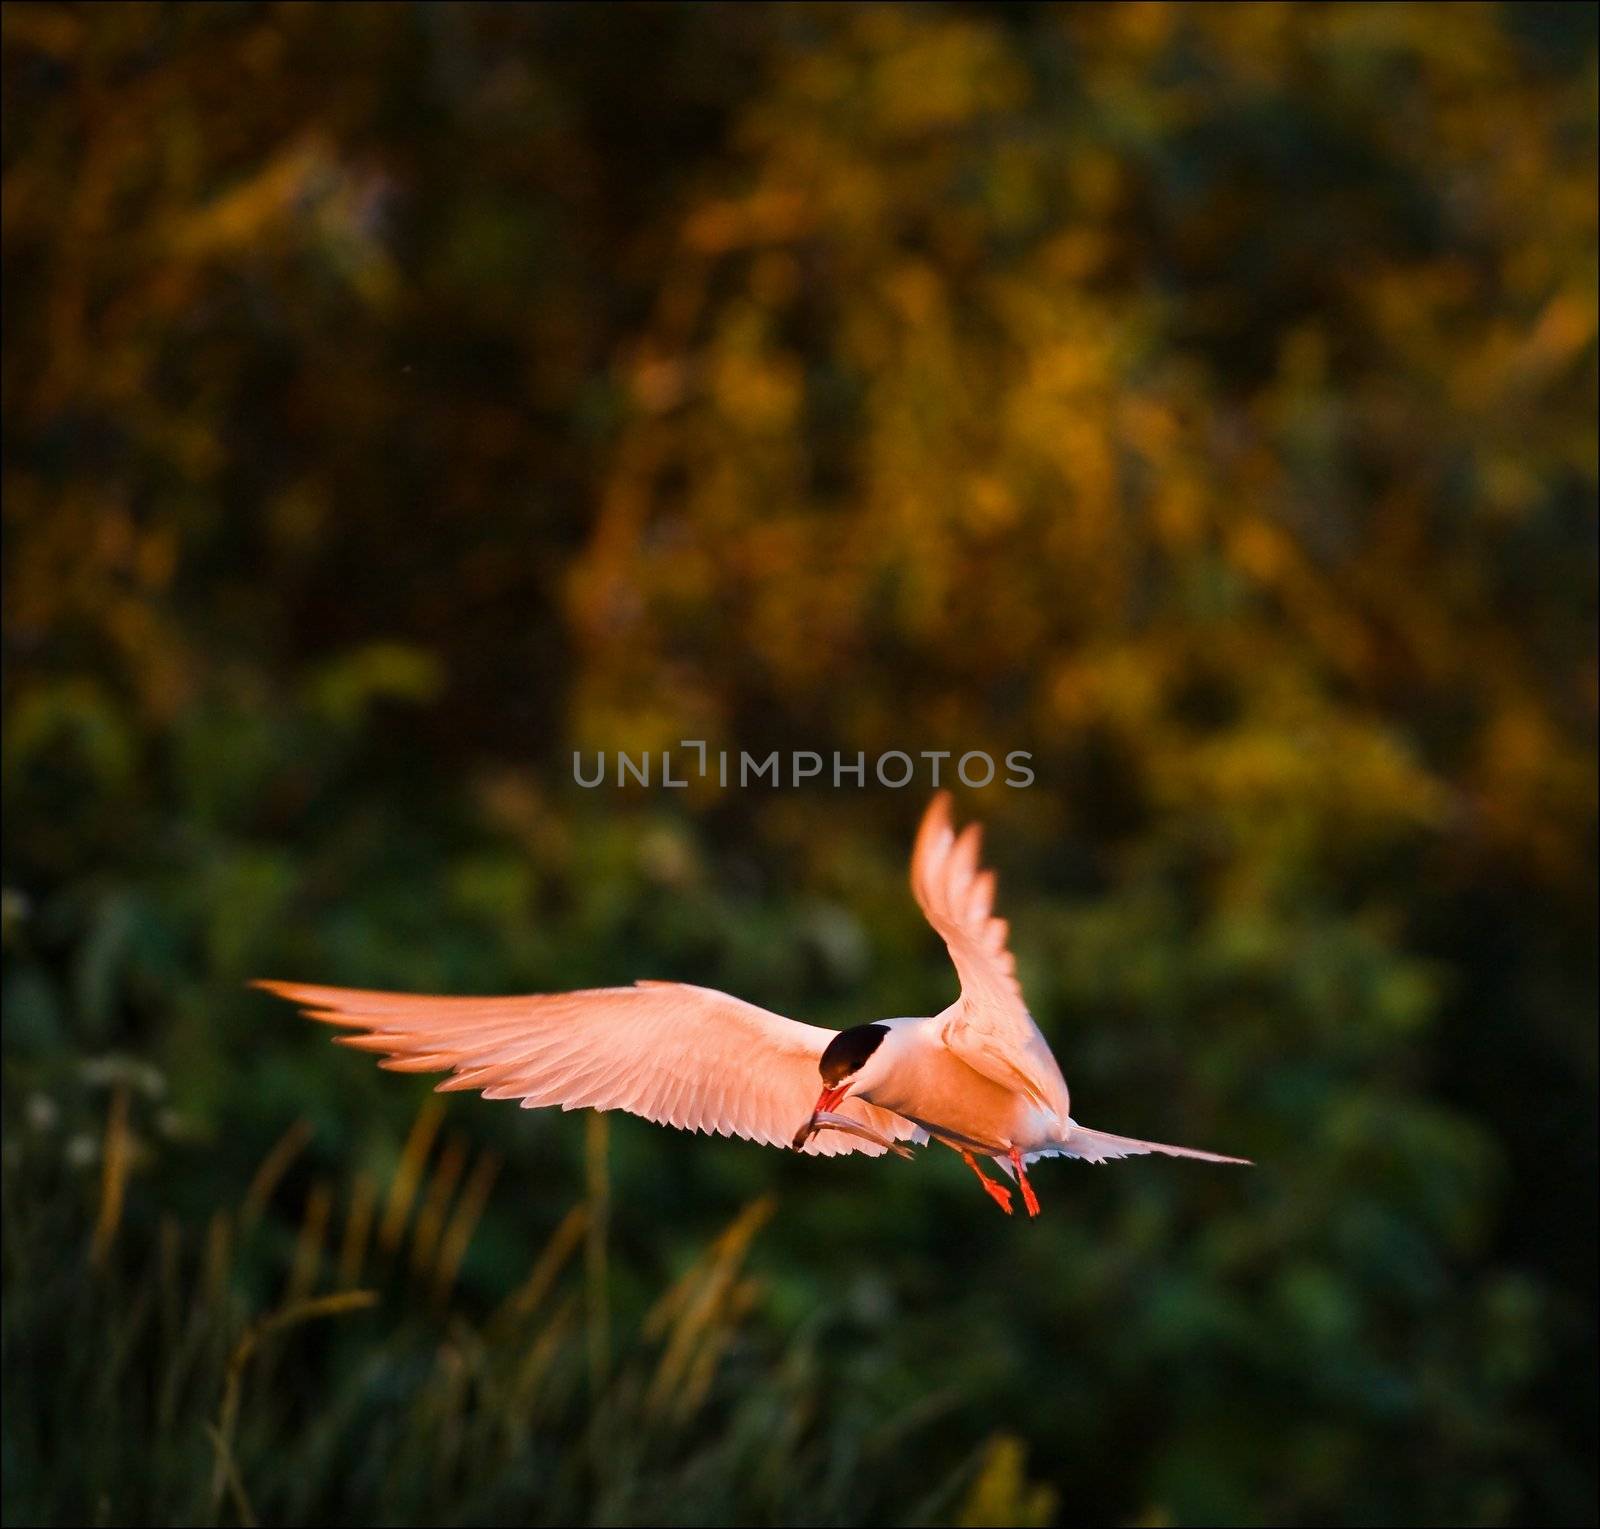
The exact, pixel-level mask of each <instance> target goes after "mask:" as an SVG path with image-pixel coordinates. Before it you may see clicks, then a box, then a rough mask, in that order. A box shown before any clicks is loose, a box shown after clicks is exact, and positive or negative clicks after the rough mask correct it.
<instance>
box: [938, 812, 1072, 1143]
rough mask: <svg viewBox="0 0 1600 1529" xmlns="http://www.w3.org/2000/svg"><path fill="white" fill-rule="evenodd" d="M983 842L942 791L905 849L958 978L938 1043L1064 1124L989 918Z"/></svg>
mask: <svg viewBox="0 0 1600 1529" xmlns="http://www.w3.org/2000/svg"><path fill="white" fill-rule="evenodd" d="M981 838H982V836H981V833H980V830H979V828H978V825H977V824H976V823H969V824H967V826H966V827H965V828H964V829H962V831H961V832H960V834H957V833H956V831H955V826H954V824H953V823H952V822H951V817H950V794H949V792H947V791H941V792H939V793H938V795H937V796H935V797H934V799H933V800H932V801H931V802H930V803H929V804H928V810H927V812H925V813H924V814H923V817H922V826H921V827H920V828H919V829H918V830H917V841H916V845H915V847H914V848H913V849H912V851H911V891H912V895H913V896H914V897H915V898H916V899H917V906H918V907H920V908H921V909H922V912H923V916H924V917H925V918H926V919H927V920H928V922H929V923H930V924H932V925H933V927H934V929H935V931H936V932H937V933H938V935H939V937H940V938H941V939H942V940H943V941H944V943H945V948H946V949H947V950H948V951H949V952H950V959H951V961H952V962H953V963H954V964H955V968H956V975H957V976H958V977H960V979H961V1001H960V1003H959V1004H957V1005H956V1006H955V1007H954V1008H953V1009H951V1011H950V1017H949V1019H948V1020H947V1021H946V1023H945V1026H944V1029H943V1032H942V1034H943V1037H944V1043H945V1045H946V1046H948V1047H949V1048H950V1050H951V1051H952V1052H954V1053H955V1054H956V1056H958V1057H959V1058H960V1059H961V1060H962V1061H963V1062H965V1063H966V1064H967V1066H969V1067H971V1068H972V1069H973V1070H974V1071H975V1072H979V1073H982V1074H983V1076H984V1077H986V1078H989V1079H990V1080H992V1081H993V1082H995V1083H998V1084H1000V1085H1001V1086H1002V1087H1003V1088H1010V1089H1014V1090H1017V1091H1019V1092H1021V1093H1022V1094H1024V1095H1026V1096H1027V1097H1028V1098H1029V1099H1031V1100H1033V1102H1034V1103H1035V1104H1036V1105H1038V1106H1039V1107H1040V1108H1043V1109H1048V1110H1050V1111H1051V1112H1053V1113H1054V1114H1055V1116H1056V1117H1057V1118H1058V1119H1059V1120H1062V1121H1065V1120H1066V1118H1067V1110H1068V1108H1069V1104H1070V1101H1069V1098H1068V1094H1067V1084H1066V1079H1064V1078H1063V1077H1062V1076H1061V1068H1060V1067H1059V1066H1058V1065H1057V1063H1056V1059H1055V1056H1054V1055H1053V1054H1052V1052H1051V1050H1050V1045H1049V1042H1048V1041H1046V1040H1045V1038H1044V1036H1043V1034H1042V1033H1041V1032H1040V1030H1039V1027H1038V1026H1037V1025H1036V1024H1034V1022H1033V1016H1032V1015H1031V1014H1029V1013H1028V1006H1027V1004H1025V1003H1024V1002H1023V1001H1022V988H1021V986H1020V984H1019V983H1018V982H1017V963H1016V961H1015V959H1014V958H1013V957H1012V954H1011V951H1010V949H1009V948H1008V947H1007V944H1006V935H1007V933H1008V932H1009V930H1008V927H1007V924H1006V921H1005V920H1004V919H1002V918H996V917H994V887H995V879H994V872H993V871H986V870H983V869H981V868H980V866H979V863H978V850H979V846H980V843H981Z"/></svg>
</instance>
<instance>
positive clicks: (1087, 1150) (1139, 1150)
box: [1028, 1121, 1254, 1166]
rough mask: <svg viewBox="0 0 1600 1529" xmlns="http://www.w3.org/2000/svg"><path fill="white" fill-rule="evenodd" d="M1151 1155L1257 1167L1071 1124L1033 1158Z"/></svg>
mask: <svg viewBox="0 0 1600 1529" xmlns="http://www.w3.org/2000/svg"><path fill="white" fill-rule="evenodd" d="M1151 1152H1156V1153H1159V1154H1160V1155H1161V1156H1162V1157H1194V1158H1198V1159H1199V1160H1200V1161H1201V1162H1203V1163H1243V1164H1245V1165H1246V1166H1254V1165H1253V1164H1251V1162H1250V1159H1249V1158H1247V1157H1224V1156H1223V1155H1222V1154H1221V1153H1220V1152H1201V1151H1200V1150H1199V1149H1198V1148H1196V1147H1169V1146H1168V1145H1167V1144H1166V1143H1165V1142H1161V1141H1140V1140H1139V1139H1138V1138H1137V1137H1135V1136H1113V1135H1112V1134H1111V1133H1110V1132H1109V1131H1091V1130H1089V1129H1088V1128H1087V1127H1086V1126H1081V1125H1079V1124H1078V1123H1077V1122H1076V1121H1073V1122H1071V1129H1070V1130H1069V1131H1068V1132H1067V1134H1066V1136H1065V1137H1063V1138H1062V1140H1060V1141H1059V1142H1057V1143H1056V1144H1055V1145H1054V1146H1051V1147H1048V1148H1046V1149H1045V1150H1044V1151H1043V1152H1030V1153H1029V1154H1028V1156H1029V1157H1030V1158H1031V1157H1077V1158H1082V1159H1083V1161H1084V1162H1086V1163H1109V1162H1110V1161H1111V1160H1112V1159H1113V1158H1118V1157H1144V1156H1146V1155H1147V1154H1149V1153H1151Z"/></svg>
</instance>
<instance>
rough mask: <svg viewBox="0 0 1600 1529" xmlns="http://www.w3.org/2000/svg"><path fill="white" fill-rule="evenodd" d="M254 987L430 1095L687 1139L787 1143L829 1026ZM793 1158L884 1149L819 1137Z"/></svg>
mask: <svg viewBox="0 0 1600 1529" xmlns="http://www.w3.org/2000/svg"><path fill="white" fill-rule="evenodd" d="M255 986H257V987H260V988H265V989H266V991H267V992H269V993H276V994H277V995H278V996H279V997H280V998H287V999H288V1000H289V1001H290V1002H291V1003H296V1004H299V1005H300V1007H301V1008H302V1009H303V1010H304V1011H305V1013H306V1014H307V1015H308V1016H309V1017H310V1018H312V1019H320V1020H323V1021H325V1022H326V1023H328V1024H333V1025H341V1026H343V1027H344V1028H345V1029H346V1030H349V1031H351V1032H353V1033H351V1034H349V1035H341V1036H339V1037H338V1040H339V1043H340V1044H341V1045H345V1046H353V1047H355V1048H356V1049H357V1050H358V1051H372V1052H376V1053H378V1054H379V1055H380V1056H381V1057H383V1058H384V1060H383V1061H381V1062H379V1064H378V1065H379V1066H380V1067H387V1068H390V1069H392V1070H393V1071H395V1072H448V1073H450V1074H451V1076H450V1077H448V1078H446V1079H445V1080H444V1082H442V1083H441V1084H440V1085H439V1089H440V1091H447V1090H451V1089H476V1090H477V1091H478V1092H480V1093H482V1095H483V1096H484V1098H486V1099H520V1100H521V1101H522V1105H523V1108H524V1109H534V1108H538V1107H539V1106H542V1105H560V1106H561V1108H562V1109H564V1110H576V1109H596V1110H627V1111H628V1112H629V1113H630V1114H634V1115H642V1116H643V1117H644V1118H645V1119H646V1120H654V1121H657V1122H658V1123H660V1124H662V1125H673V1126H678V1127H680V1128H681V1129H683V1130H687V1131H706V1132H708V1133H709V1132H715V1133H716V1134H718V1135H721V1136H742V1137H744V1138H745V1139H746V1140H749V1141H756V1142H762V1143H764V1144H766V1145H767V1146H772V1147H786V1146H789V1145H790V1144H791V1143H792V1142H793V1140H794V1135H795V1132H796V1130H797V1129H798V1128H799V1127H800V1126H801V1125H803V1124H804V1123H805V1121H806V1119H807V1118H808V1117H809V1115H810V1113H811V1110H812V1107H813V1106H814V1105H815V1104H816V1102H817V1093H818V1090H819V1088H820V1086H821V1079H820V1076H819V1074H818V1072H817V1060H818V1058H819V1057H820V1056H821V1055H822V1051H823V1048H824V1047H825V1046H826V1045H827V1044H828V1042H829V1041H830V1040H832V1039H833V1035H834V1032H833V1031H832V1030H823V1029H820V1028H818V1027H817V1026H815V1025H805V1024H801V1023H800V1022H799V1021H798V1020H793V1019H785V1018H784V1017H783V1016H782V1015H780V1014H771V1013H769V1012H768V1011H767V1010H765V1009H760V1008H757V1007H756V1006H755V1005H754V1004H751V1003H745V1002H744V1001H743V1000H741V999H738V998H732V997H730V996H729V995H728V994H726V993H719V992H716V991H714V990H713V989H711V988H703V987H690V986H687V985H686V984H683V983H677V982H641V983H638V984H637V985H636V986H634V987H618V988H593V989H590V990H588V991H585V992H577V993H552V994H548V995H531V996H528V997H520V998H435V997H430V996H425V995H422V994H412V993H375V992H363V991H359V990H357V989H353V988H337V987H313V986H309V985H307V984H305V983H299V982H257V983H256V984H255ZM839 1113H841V1114H843V1115H845V1116H848V1117H849V1118H850V1119H852V1120H855V1121H857V1122H859V1123H860V1124H862V1125H864V1126H866V1127H868V1128H869V1129H870V1130H872V1131H875V1132H877V1133H878V1134H879V1135H880V1136H883V1137H886V1138H888V1139H889V1140H890V1141H907V1140H921V1139H922V1138H923V1133H922V1132H921V1131H920V1130H919V1129H918V1128H917V1127H916V1126H914V1125H913V1124H912V1123H911V1122H910V1121H909V1120H905V1119H903V1118H902V1117H900V1116H899V1115H896V1114H893V1113H891V1112H890V1111H889V1110H885V1109H880V1108H878V1106H876V1105H873V1104H869V1103H868V1102H867V1101H866V1100H864V1099H846V1100H845V1101H844V1102H843V1104H842V1105H841V1106H840V1107H839ZM801 1150H803V1151H805V1152H809V1153H815V1154H820V1155H822V1156H824V1157H834V1156H837V1155H838V1154H840V1153H844V1152H865V1153H868V1154H870V1155H872V1156H874V1157H876V1156H881V1155H882V1153H883V1151H884V1150H885V1149H884V1148H883V1147H881V1146H879V1145H877V1143H875V1142H872V1141H870V1140H866V1139H863V1138H861V1137H857V1136H854V1135H848V1134H846V1133H845V1132H843V1131H838V1130H827V1129H823V1130H820V1131H818V1132H817V1134H816V1135H815V1136H813V1137H812V1138H811V1139H810V1141H808V1142H807V1143H806V1145H805V1147H804V1148H802V1149H801Z"/></svg>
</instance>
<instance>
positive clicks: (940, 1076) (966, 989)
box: [255, 792, 1249, 1216]
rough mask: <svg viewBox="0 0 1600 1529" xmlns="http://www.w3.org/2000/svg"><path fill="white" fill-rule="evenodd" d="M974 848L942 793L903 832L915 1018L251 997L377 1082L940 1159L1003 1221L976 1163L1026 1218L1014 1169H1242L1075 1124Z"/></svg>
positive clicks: (714, 998)
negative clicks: (943, 953)
mask: <svg viewBox="0 0 1600 1529" xmlns="http://www.w3.org/2000/svg"><path fill="white" fill-rule="evenodd" d="M979 838H980V830H979V828H978V825H977V824H975V823H972V824H968V826H967V827H966V828H965V829H963V830H962V832H961V833H960V834H959V835H958V834H957V833H956V832H955V829H954V827H953V825H952V822H951V816H950V798H949V795H948V794H947V793H945V792H940V793H939V794H938V795H937V796H935V797H934V799H933V801H932V803H930V805H929V807H928V810H927V812H926V813H925V814H924V816H923V819H922V826H921V828H920V829H919V830H918V832H917V840H916V846H915V848H914V850H913V851H912V857H911V890H912V893H913V894H914V895H915V897H916V899H917V902H918V904H919V905H920V906H921V908H922V911H923V913H924V915H925V916H926V917H927V920H928V922H929V923H930V924H932V925H933V927H934V929H935V930H936V931H937V932H938V934H939V935H940V937H941V938H942V939H943V940H944V942H945V945H946V947H947V948H948V949H949V952H950V958H951V960H952V961H953V962H954V963H955V968H956V973H957V975H958V976H959V977H960V979H961V996H960V997H959V998H958V999H957V1000H956V1001H955V1002H954V1003H953V1004H951V1005H950V1007H949V1008H947V1009H946V1010H944V1012H943V1013H941V1014H936V1015H934V1016H933V1017H932V1018H929V1019H884V1020H878V1021H876V1022H875V1023H872V1024H864V1025H856V1026H854V1027H853V1028H851V1029H848V1030H839V1031H833V1030H824V1029H821V1028H819V1027H818V1026H816V1025H807V1024H801V1023H800V1022H799V1021H798V1020H793V1019H786V1018H784V1017H783V1016H782V1015H780V1014H773V1013H770V1012H768V1011H767V1010H766V1009H761V1008H757V1007H756V1005H754V1004H750V1003H745V1002H744V1001H743V1000H742V999H739V998H733V997H730V996H729V995H728V994H727V993H719V992H717V991H715V990H714V989H711V988H703V987H693V986H690V985H688V984H686V983H681V982H638V983H635V984H634V986H632V987H616V988H594V989H589V990H587V991H583V992H576V993H553V994H533V995H528V996H524V997H516V998H438V997H431V996H425V995H422V994H411V993H381V992H366V991H361V990H357V989H354V988H337V987H316V986H312V985H310V984H306V983H300V982H271V981H260V982H257V983H256V984H255V986H257V987H261V988H265V989H266V990H267V991H268V992H271V993H276V994H278V995H279V996H280V997H283V998H287V999H289V1000H290V1001H291V1002H293V1003H296V1004H299V1005H300V1006H301V1008H302V1009H303V1010H304V1011H305V1013H306V1014H307V1015H309V1016H310V1017H311V1018H312V1019H319V1020H323V1021H326V1022H327V1023H329V1024H334V1025H342V1026H344V1027H345V1028H346V1029H348V1030H351V1031H354V1032H355V1033H354V1034H351V1035H343V1036H340V1037H338V1040H339V1042H340V1043H341V1044H343V1045H346V1046H353V1047H355V1048H356V1049H357V1050H360V1051H371V1052H376V1053H378V1054H379V1055H380V1056H382V1057H383V1058H384V1060H382V1061H380V1062H379V1064H378V1065H379V1066H380V1067H386V1068H390V1069H392V1070H394V1071H396V1072H448V1073H449V1074H450V1076H449V1077H448V1078H446V1079H445V1080H444V1081H443V1082H442V1083H440V1084H439V1085H438V1086H439V1089H440V1091H446V1090H452V1089H476V1090H477V1091H479V1092H480V1093H482V1094H483V1096H484V1098H486V1099H520V1100H521V1101H522V1106H523V1108H524V1109H536V1108H539V1107H541V1106H545V1105H560V1106H561V1108H562V1109H564V1110H576V1109H596V1110H619V1109H620V1110H627V1111H628V1112H629V1113H631V1114H634V1115H642V1116H643V1117H644V1118H645V1119H646V1120H653V1121H657V1122H660V1123H661V1124H664V1125H673V1126H677V1127H679V1128H681V1129H683V1130H691V1131H706V1132H716V1133H717V1134H718V1135H721V1136H740V1137H744V1138H745V1139H747V1140H749V1141H756V1142H763V1143H765V1144H767V1145H768V1146H774V1147H793V1148H794V1149H795V1150H797V1151H800V1152H805V1153H810V1154H817V1155H821V1156H824V1157H832V1156H836V1155H838V1154H840V1153H844V1152H866V1153H869V1154H871V1155H873V1156H881V1155H882V1154H883V1153H884V1152H896V1153H899V1154H900V1155H901V1156H904V1157H909V1156H910V1155H911V1153H910V1152H909V1151H908V1150H907V1148H906V1147H905V1146H904V1145H903V1144H904V1143H906V1142H910V1143H913V1144H915V1145H918V1146H920V1145H923V1144H925V1143H926V1142H927V1141H929V1140H930V1139H931V1140H933V1141H939V1142H943V1143H944V1144H945V1145H946V1146H948V1147H951V1148H952V1149H954V1150H955V1151H956V1152H959V1153H960V1154H961V1157H962V1160H963V1161H964V1162H965V1163H966V1164H967V1166H968V1167H969V1168H971V1169H972V1171H973V1172H974V1173H976V1174H977V1176H978V1179H979V1181H980V1182H981V1183H982V1184H983V1187H984V1189H985V1190H986V1191H987V1192H988V1193H989V1195H990V1196H991V1197H992V1198H993V1199H994V1200H995V1202H996V1203H997V1204H998V1205H999V1206H1000V1208H1001V1209H1002V1210H1004V1211H1005V1212H1006V1214H1007V1215H1010V1214H1011V1191H1010V1190H1009V1189H1008V1188H1007V1187H1006V1186H1005V1185H1004V1184H1001V1183H999V1182H998V1181H996V1180H994V1179H991V1178H990V1177H989V1176H988V1175H987V1174H985V1173H984V1171H983V1169H982V1168H981V1167H980V1166H979V1163H978V1158H979V1157H980V1156H984V1157H990V1158H993V1159H994V1161H995V1162H996V1163H997V1164H999V1166H1000V1167H1001V1168H1002V1169H1003V1170H1004V1171H1005V1172H1006V1173H1008V1174H1010V1175H1013V1176H1014V1177H1015V1178H1016V1181H1017V1184H1018V1186H1019V1188H1020V1189H1021V1191H1022V1199H1023V1203H1024V1205H1025V1206H1026V1207H1027V1210H1028V1214H1029V1215H1030V1216H1035V1215H1037V1214H1038V1213H1039V1202H1038V1199H1037V1198H1036V1197H1035V1195H1034V1192H1033V1187H1032V1185H1031V1184H1029V1182H1028V1176H1027V1165H1028V1164H1029V1163H1031V1162H1033V1161H1034V1160H1035V1159H1037V1158H1041V1157H1077V1158H1082V1159H1084V1160H1085V1161H1086V1162H1091V1163H1103V1162H1106V1161H1108V1160H1109V1159H1111V1158H1116V1157H1136V1156H1140V1155H1142V1154H1144V1153H1149V1152H1159V1153H1163V1154H1165V1155H1166V1156H1168V1157H1193V1158H1200V1159H1202V1160H1203V1161H1205V1162H1209V1163H1246V1162H1248V1161H1249V1159H1247V1158H1240V1157H1224V1156H1222V1155H1221V1154H1220V1153H1216V1152H1200V1151H1196V1150H1195V1149H1194V1148H1191V1147H1171V1146H1167V1145H1166V1144H1164V1143H1162V1142H1156V1141H1139V1140H1136V1139H1134V1138H1132V1137H1128V1136H1113V1135H1111V1134H1110V1133H1109V1132H1106V1131H1091V1130H1089V1129H1088V1128H1087V1127H1085V1126H1080V1125H1079V1124H1078V1123H1077V1122H1076V1121H1075V1120H1073V1118H1072V1115H1071V1109H1070V1100H1069V1097H1068V1094H1067V1084H1066V1080H1065V1079H1064V1078H1063V1077H1062V1076H1061V1069H1060V1067H1058V1066H1057V1065H1056V1059H1055V1057H1054V1056H1053V1055H1052V1054H1051V1051H1050V1047H1049V1045H1048V1043H1047V1042H1046V1041H1045V1038H1044V1036H1043V1035H1042V1034H1041V1033H1040V1030H1039V1027H1038V1026H1037V1025H1036V1024H1034V1022H1033V1018H1032V1016H1031V1015H1030V1014H1029V1013H1028V1009H1027V1006H1026V1005H1025V1004H1024V1002H1023V999H1022V990H1021V988H1020V987H1019V986H1018V983H1017V978H1016V963H1015V962H1014V960H1013V959H1012V956H1011V952H1010V951H1009V950H1008V949H1007V947H1006V934H1007V925H1006V923H1005V921H1004V920H1003V919H998V918H995V917H993V916H992V913H991V909H992V907H993V904H994V890H995V878H994V872H993V871H985V870H980V868H979V864H978V848H979ZM819 1075H820V1078H821V1082H822V1089H821V1092H820V1094H819V1093H818V1092H817V1081H818V1078H819ZM813 1099H815V1103H812V1102H811V1101H812V1100H813ZM797 1126H798V1130H796V1127H797Z"/></svg>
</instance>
